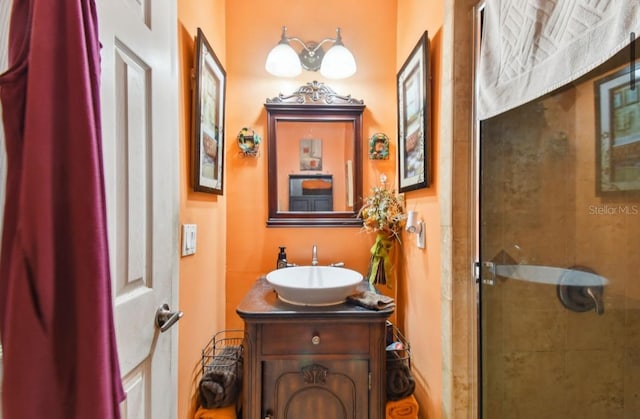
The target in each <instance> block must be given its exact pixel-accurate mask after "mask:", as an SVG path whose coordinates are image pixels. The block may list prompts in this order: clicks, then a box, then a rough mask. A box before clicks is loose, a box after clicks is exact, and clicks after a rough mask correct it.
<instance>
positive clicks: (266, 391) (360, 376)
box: [263, 359, 369, 419]
mask: <svg viewBox="0 0 640 419" xmlns="http://www.w3.org/2000/svg"><path fill="white" fill-rule="evenodd" d="M263 379H264V382H263V396H264V399H263V403H264V405H263V414H264V415H267V414H269V413H272V414H273V415H274V416H273V417H274V419H300V418H304V419H327V418H332V419H366V418H367V417H368V403H369V363H368V361H367V360H364V359H353V360H333V361H328V360H305V361H301V360H279V361H266V362H264V365H263Z"/></svg>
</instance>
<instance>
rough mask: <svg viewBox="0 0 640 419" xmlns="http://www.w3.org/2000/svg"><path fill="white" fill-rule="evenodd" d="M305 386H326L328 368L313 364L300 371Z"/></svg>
mask: <svg viewBox="0 0 640 419" xmlns="http://www.w3.org/2000/svg"><path fill="white" fill-rule="evenodd" d="M301 371H302V376H303V377H304V383H305V384H326V381H327V374H328V373H329V368H326V367H323V366H322V365H318V364H313V365H308V366H306V367H304V368H302V369H301Z"/></svg>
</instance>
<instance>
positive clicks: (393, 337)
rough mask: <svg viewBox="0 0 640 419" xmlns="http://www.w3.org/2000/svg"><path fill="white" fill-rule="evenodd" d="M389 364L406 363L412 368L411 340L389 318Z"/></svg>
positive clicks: (387, 341)
mask: <svg viewBox="0 0 640 419" xmlns="http://www.w3.org/2000/svg"><path fill="white" fill-rule="evenodd" d="M386 325H387V333H386V345H387V351H386V352H387V365H398V364H404V365H406V366H407V367H409V368H411V348H410V345H409V341H408V340H407V338H405V337H404V335H403V334H402V333H400V330H399V329H398V328H397V327H396V326H395V325H394V324H393V323H391V322H390V321H388V320H387V323H386Z"/></svg>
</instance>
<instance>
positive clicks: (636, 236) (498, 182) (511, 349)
mask: <svg viewBox="0 0 640 419" xmlns="http://www.w3.org/2000/svg"><path fill="white" fill-rule="evenodd" d="M620 62H621V63H620V64H615V60H613V61H612V62H610V63H608V65H607V69H602V70H601V71H599V72H598V74H596V75H593V76H591V77H590V78H588V79H586V80H583V81H580V82H579V83H576V84H574V85H572V86H570V87H568V88H565V89H563V90H562V91H560V92H557V93H555V94H553V95H550V96H548V97H545V98H542V99H540V100H537V101H535V102H532V103H529V104H526V105H523V106H521V107H519V108H517V109H514V110H511V111H509V112H507V113H504V114H501V115H499V116H497V117H494V118H491V119H489V120H487V121H484V122H483V123H482V125H481V139H480V210H479V211H480V215H479V219H480V227H479V228H480V257H481V260H482V261H483V262H482V270H481V281H480V282H481V284H480V340H481V342H480V346H481V350H480V353H481V359H480V362H481V377H482V378H481V386H482V387H481V413H482V417H483V418H484V419H511V418H517V419H528V418H531V419H534V418H535V419H540V418H545V419H555V418H558V419H560V418H562V419H565V418H594V419H596V418H597V419H612V418H623V419H630V418H638V417H640V416H638V415H640V414H639V413H638V412H640V278H638V275H639V274H640V269H639V266H638V263H639V261H640V257H639V256H640V255H639V253H638V252H639V249H640V193H639V192H640V102H639V101H638V95H637V94H635V92H633V91H631V90H629V86H628V85H620V86H617V87H616V86H614V85H612V84H609V85H607V80H611V79H615V77H616V75H617V74H624V71H625V69H627V73H628V66H629V64H628V63H623V62H622V61H620ZM607 104H608V105H607ZM623 135H624V136H625V140H624V141H623V142H620V141H618V142H616V138H621V137H622V136H623ZM606 182H609V183H613V184H615V185H617V186H619V188H618V190H617V191H616V190H615V188H614V189H613V190H608V189H607V187H609V186H611V185H609V184H606ZM636 184H637V185H636ZM620 189H622V190H620Z"/></svg>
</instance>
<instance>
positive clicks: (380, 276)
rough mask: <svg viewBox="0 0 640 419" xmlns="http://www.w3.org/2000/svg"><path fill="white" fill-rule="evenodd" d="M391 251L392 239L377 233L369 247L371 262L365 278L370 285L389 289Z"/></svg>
mask: <svg viewBox="0 0 640 419" xmlns="http://www.w3.org/2000/svg"><path fill="white" fill-rule="evenodd" d="M392 249H393V237H389V236H388V235H386V234H383V233H378V234H377V235H376V242H375V243H374V244H373V246H371V261H370V262H369V272H368V273H367V277H368V278H369V283H370V284H382V285H387V286H388V287H391V283H392V282H391V281H392V279H393V277H392V273H393V270H392V266H393V263H392V261H391V251H392Z"/></svg>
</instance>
